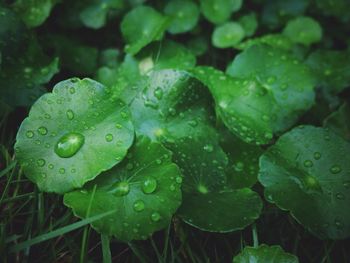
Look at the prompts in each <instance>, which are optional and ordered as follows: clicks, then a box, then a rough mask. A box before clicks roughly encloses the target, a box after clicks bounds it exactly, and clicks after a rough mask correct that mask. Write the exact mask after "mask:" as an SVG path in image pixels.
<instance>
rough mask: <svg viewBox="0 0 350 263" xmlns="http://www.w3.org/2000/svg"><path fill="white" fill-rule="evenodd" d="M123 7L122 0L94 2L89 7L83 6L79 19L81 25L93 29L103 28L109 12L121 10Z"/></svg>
mask: <svg viewBox="0 0 350 263" xmlns="http://www.w3.org/2000/svg"><path fill="white" fill-rule="evenodd" d="M123 7H124V3H123V1H122V0H102V1H94V2H93V3H92V4H91V5H85V6H84V8H83V9H82V10H81V12H80V14H79V17H80V19H81V21H82V22H83V24H84V25H85V26H87V27H90V28H93V29H99V28H101V27H103V26H104V25H105V24H106V22H107V18H108V14H109V13H110V11H116V10H121V9H122V8H123Z"/></svg>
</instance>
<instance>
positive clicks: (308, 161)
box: [304, 160, 314, 168]
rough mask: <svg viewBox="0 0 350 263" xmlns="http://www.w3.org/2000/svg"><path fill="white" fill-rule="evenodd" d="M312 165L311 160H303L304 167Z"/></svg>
mask: <svg viewBox="0 0 350 263" xmlns="http://www.w3.org/2000/svg"><path fill="white" fill-rule="evenodd" d="M313 165H314V164H313V162H312V161H310V160H306V161H304V166H305V167H306V168H310V167H312V166H313Z"/></svg>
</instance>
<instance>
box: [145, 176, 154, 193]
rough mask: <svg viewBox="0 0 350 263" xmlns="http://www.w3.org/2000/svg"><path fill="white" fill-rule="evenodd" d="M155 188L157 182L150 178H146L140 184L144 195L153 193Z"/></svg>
mask: <svg viewBox="0 0 350 263" xmlns="http://www.w3.org/2000/svg"><path fill="white" fill-rule="evenodd" d="M156 188H157V180H156V179H154V178H152V177H147V178H146V179H145V180H144V181H143V184H142V191H143V192H144V193H145V194H151V193H153V192H154V191H155V190H156Z"/></svg>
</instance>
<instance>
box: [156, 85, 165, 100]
mask: <svg viewBox="0 0 350 263" xmlns="http://www.w3.org/2000/svg"><path fill="white" fill-rule="evenodd" d="M154 96H155V97H156V98H157V99H158V100H161V99H162V98H163V90H162V88H160V87H158V88H156V89H155V90H154Z"/></svg>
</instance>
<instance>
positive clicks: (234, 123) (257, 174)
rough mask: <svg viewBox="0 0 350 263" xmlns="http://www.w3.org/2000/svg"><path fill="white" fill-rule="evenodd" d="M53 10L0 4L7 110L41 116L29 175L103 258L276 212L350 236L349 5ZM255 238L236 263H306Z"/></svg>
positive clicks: (224, 1)
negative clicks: (174, 227)
mask: <svg viewBox="0 0 350 263" xmlns="http://www.w3.org/2000/svg"><path fill="white" fill-rule="evenodd" d="M5 2H6V1H5ZM44 2H45V3H42V4H37V3H36V1H27V2H25V1H19V0H18V1H15V3H13V4H1V5H0V24H1V29H0V55H1V56H0V58H1V60H0V62H1V64H0V66H1V68H0V94H1V98H0V106H1V107H4V108H6V110H7V112H11V111H12V110H15V109H16V107H18V106H22V107H27V108H28V109H29V113H28V116H27V117H26V118H25V119H24V120H23V122H22V123H21V125H20V127H19V129H18V131H17V136H16V142H15V145H14V151H15V157H16V160H17V161H18V163H19V165H20V167H21V171H23V173H24V175H25V176H26V177H27V178H28V179H29V180H30V181H32V182H33V183H34V184H36V186H37V187H38V189H39V191H41V192H48V193H52V194H57V195H60V196H62V197H63V203H64V205H65V206H66V207H68V208H69V209H71V211H72V212H73V214H74V215H75V216H76V217H79V218H81V219H83V220H90V218H97V220H94V221H93V222H91V226H92V228H93V229H95V230H96V231H97V232H98V233H100V234H101V235H102V237H103V244H104V246H106V244H108V239H109V238H110V237H114V238H116V239H117V240H118V241H121V242H126V243H129V242H132V241H134V240H146V239H149V238H150V237H152V235H153V234H154V233H155V232H157V231H159V230H161V229H164V228H166V227H167V226H169V225H171V224H172V219H173V218H175V219H176V220H181V221H182V222H184V223H185V224H188V225H190V226H192V227H194V228H197V229H199V230H202V231H207V232H216V233H228V232H233V231H243V230H244V229H246V228H247V227H248V226H250V225H252V224H255V222H256V221H258V220H260V218H261V217H264V216H265V215H266V214H268V213H269V211H270V210H269V209H271V207H273V209H275V210H274V213H284V214H288V215H290V217H291V218H292V219H291V221H292V222H293V223H294V224H297V225H299V224H300V225H301V226H302V227H304V228H305V230H306V231H308V232H309V233H311V235H314V236H315V237H317V238H319V239H331V240H342V239H346V238H349V237H350V223H349V222H350V212H349V209H348V208H349V199H350V162H349V160H350V159H349V156H350V144H349V138H350V135H349V134H350V128H349V99H348V97H346V96H347V95H348V87H349V84H350V75H349V72H350V71H349V68H350V64H349V56H350V52H349V39H348V38H346V37H339V36H338V35H337V34H335V33H334V32H332V28H333V27H332V26H330V25H329V24H327V21H328V20H327V19H329V17H331V18H332V19H335V20H337V23H339V27H340V28H341V30H342V31H341V32H342V33H344V34H345V32H349V30H348V28H346V26H344V24H343V23H346V22H348V21H349V19H350V17H349V14H348V13H346V12H345V11H344V10H345V8H346V7H347V8H350V6H349V4H348V3H347V2H346V1H343V0H338V1H307V0H294V1H285V2H284V1H278V3H277V2H275V1H266V3H262V1H250V2H249V1H241V0H220V1H211V0H200V1H184V0H171V1H166V2H162V1H156V2H157V3H154V4H151V3H142V2H143V1H117V0H114V1H101V3H98V1H90V2H89V1H87V2H86V3H83V2H82V1H75V3H72V4H71V6H70V4H67V3H65V1H63V2H62V3H58V1H44ZM287 2H288V3H287ZM330 2H332V3H333V2H334V3H335V4H334V5H331V3H330ZM0 3H1V2H0ZM56 6H57V15H58V17H59V18H60V21H55V15H52V17H50V12H51V11H52V12H54V11H55V8H56ZM52 9H53V10H52ZM34 14H35V15H36V16H35V17H34ZM54 14H56V13H54ZM51 18H52V21H50V19H51ZM47 19H48V21H47ZM45 21H47V22H45ZM112 21H118V23H119V29H120V30H119V31H120V32H114V31H113V32H112V31H111V28H112V26H111V25H115V24H112ZM50 23H53V24H54V25H55V26H58V27H59V28H63V29H64V30H66V29H67V28H72V30H76V31H74V32H80V31H79V30H81V32H83V31H84V30H88V31H87V32H89V34H92V35H93V34H96V35H97V36H101V35H102V36H103V39H102V40H101V39H100V40H99V39H97V40H96V39H95V40H94V41H91V40H88V38H86V37H83V36H79V33H77V35H74V34H68V33H67V34H65V33H62V32H61V31H62V30H61V31H60V30H58V31H57V32H54V33H48V32H47V31H48V30H45V29H46V27H45V26H46V25H47V26H48V28H50ZM39 26H40V27H41V28H43V30H39V29H35V28H36V27H39ZM86 28H88V29H86ZM64 30H63V31H64ZM113 30H116V28H115V27H113ZM72 32H73V31H72ZM92 32H94V33H92ZM96 32H97V33H96ZM99 32H102V33H101V35H98V34H99ZM117 33H118V35H117V37H118V40H117V39H116V38H115V37H114V36H113V34H117ZM23 43H28V44H26V45H24V44H23ZM116 43H118V45H117V44H116ZM18 54H21V57H20V58H19V57H18ZM48 83H49V84H48ZM52 86H53V88H52V89H51V87H52ZM315 116H316V117H315ZM276 211H277V212H276ZM282 211H284V212H282ZM102 214H103V215H105V216H103V217H102V218H101V217H99V215H102ZM87 222H90V221H87ZM258 222H259V221H258ZM252 229H253V236H254V246H253V247H250V246H245V247H244V248H243V247H242V249H241V251H240V252H239V253H236V255H235V257H234V258H233V262H234V263H241V262H252V261H254V262H291V263H294V262H299V261H298V258H297V256H295V255H292V254H290V253H288V252H285V251H284V250H283V249H282V247H281V246H280V245H283V244H275V245H269V246H268V245H265V244H259V242H258V238H257V229H256V226H255V225H254V227H252ZM129 244H131V243H129ZM296 244H297V243H296ZM296 246H297V245H296Z"/></svg>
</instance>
